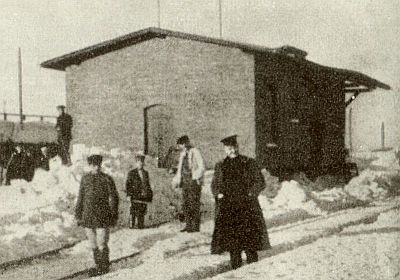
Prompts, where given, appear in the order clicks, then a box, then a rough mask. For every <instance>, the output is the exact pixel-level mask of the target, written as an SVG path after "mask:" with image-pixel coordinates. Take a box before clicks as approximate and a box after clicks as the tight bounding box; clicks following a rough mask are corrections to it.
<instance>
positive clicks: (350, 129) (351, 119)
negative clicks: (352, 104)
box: [349, 108, 353, 153]
mask: <svg viewBox="0 0 400 280" xmlns="http://www.w3.org/2000/svg"><path fill="white" fill-rule="evenodd" d="M352 126H353V110H352V108H350V110H349V150H350V153H351V152H353V135H352V134H353V127H352Z"/></svg>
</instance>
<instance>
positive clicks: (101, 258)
mask: <svg viewBox="0 0 400 280" xmlns="http://www.w3.org/2000/svg"><path fill="white" fill-rule="evenodd" d="M93 258H94V262H95V264H96V267H94V268H92V269H90V270H89V277H95V276H99V275H103V274H106V273H108V272H109V271H110V249H109V248H108V247H105V248H104V249H103V250H99V249H95V250H93Z"/></svg>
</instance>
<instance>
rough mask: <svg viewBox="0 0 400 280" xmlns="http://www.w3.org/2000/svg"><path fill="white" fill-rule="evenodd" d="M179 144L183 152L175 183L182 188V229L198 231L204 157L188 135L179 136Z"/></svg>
mask: <svg viewBox="0 0 400 280" xmlns="http://www.w3.org/2000/svg"><path fill="white" fill-rule="evenodd" d="M177 145H178V147H179V148H180V150H181V154H180V157H179V164H178V170H177V173H176V175H175V177H174V179H173V184H174V185H175V186H179V187H180V188H182V200H183V203H182V210H183V214H184V216H185V223H186V226H185V228H184V229H182V230H181V231H182V232H184V231H186V232H198V231H200V198H201V187H202V184H203V176H204V172H205V164H204V159H203V157H202V155H201V152H200V150H199V149H197V148H195V147H193V146H192V145H191V144H190V140H189V137H188V136H187V135H184V136H182V137H180V138H178V140H177Z"/></svg>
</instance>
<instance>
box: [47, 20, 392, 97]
mask: <svg viewBox="0 0 400 280" xmlns="http://www.w3.org/2000/svg"><path fill="white" fill-rule="evenodd" d="M166 37H175V38H180V39H185V40H192V41H198V42H203V43H209V44H215V45H220V46H225V47H230V48H238V49H241V50H243V51H247V52H256V53H271V54H277V55H285V56H287V57H290V58H292V59H294V60H297V61H299V62H302V63H306V64H307V66H308V67H311V68H314V70H316V71H320V70H321V71H329V72H331V73H333V74H335V75H336V76H338V77H341V79H343V80H346V81H349V82H351V83H352V84H353V85H355V86H364V87H366V88H368V89H369V90H373V89H375V88H377V87H379V88H383V89H390V86H389V85H386V84H384V83H382V82H380V81H378V80H375V79H373V78H371V77H369V76H367V75H364V74H362V73H359V72H355V71H351V70H346V69H338V68H332V67H327V66H322V65H319V64H317V63H314V62H311V61H308V60H306V59H305V57H306V56H307V52H305V51H303V50H300V49H297V48H295V47H292V46H283V47H279V48H267V47H264V46H258V45H253V44H245V43H239V42H234V41H229V40H223V39H216V38H212V37H207V36H201V35H195V34H189V33H184V32H177V31H171V30H166V29H161V28H155V27H149V28H146V29H142V30H139V31H136V32H133V33H129V34H127V35H124V36H121V37H117V38H115V39H112V40H108V41H104V42H101V43H99V44H96V45H93V46H90V47H87V48H83V49H81V50H78V51H75V52H72V53H69V54H65V55H62V56H59V57H56V58H53V59H50V60H47V61H44V62H43V63H41V64H40V65H41V66H42V67H44V68H50V69H55V70H65V68H66V67H68V66H70V65H74V64H75V65H79V64H80V63H82V62H83V61H85V60H88V59H91V58H94V57H97V56H100V55H103V54H106V53H109V52H112V51H115V50H119V49H122V48H125V47H128V46H131V45H134V44H137V43H140V42H143V41H146V40H150V39H153V38H166Z"/></svg>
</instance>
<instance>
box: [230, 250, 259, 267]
mask: <svg viewBox="0 0 400 280" xmlns="http://www.w3.org/2000/svg"><path fill="white" fill-rule="evenodd" d="M244 252H245V254H246V258H247V263H253V262H257V261H258V254H257V251H253V250H245V251H244ZM229 254H230V258H231V267H232V269H237V268H239V267H241V266H242V263H243V260H242V251H240V250H236V251H231V252H229Z"/></svg>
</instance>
